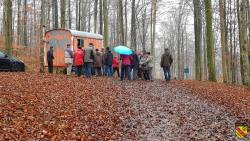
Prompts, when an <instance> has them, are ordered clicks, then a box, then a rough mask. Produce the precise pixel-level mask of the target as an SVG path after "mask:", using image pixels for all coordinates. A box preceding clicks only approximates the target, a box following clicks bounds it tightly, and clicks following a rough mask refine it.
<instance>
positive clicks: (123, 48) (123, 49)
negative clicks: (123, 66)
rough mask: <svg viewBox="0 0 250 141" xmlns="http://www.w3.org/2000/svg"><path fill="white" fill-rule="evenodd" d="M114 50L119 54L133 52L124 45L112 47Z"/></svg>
mask: <svg viewBox="0 0 250 141" xmlns="http://www.w3.org/2000/svg"><path fill="white" fill-rule="evenodd" d="M114 51H115V52H116V53H118V54H121V55H131V54H133V51H132V50H131V49H130V48H128V47H126V46H117V47H115V48H114Z"/></svg>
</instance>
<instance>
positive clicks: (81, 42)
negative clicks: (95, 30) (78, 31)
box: [77, 39, 84, 47]
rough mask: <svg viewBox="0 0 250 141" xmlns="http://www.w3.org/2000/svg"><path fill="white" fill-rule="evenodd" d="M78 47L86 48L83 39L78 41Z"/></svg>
mask: <svg viewBox="0 0 250 141" xmlns="http://www.w3.org/2000/svg"><path fill="white" fill-rule="evenodd" d="M77 46H79V47H84V40H83V39H77Z"/></svg>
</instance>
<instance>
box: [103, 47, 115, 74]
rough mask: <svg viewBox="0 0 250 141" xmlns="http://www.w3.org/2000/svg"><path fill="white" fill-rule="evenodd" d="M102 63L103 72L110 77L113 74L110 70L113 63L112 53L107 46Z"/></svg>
mask: <svg viewBox="0 0 250 141" xmlns="http://www.w3.org/2000/svg"><path fill="white" fill-rule="evenodd" d="M104 63H105V64H104V65H105V69H106V70H105V72H106V75H107V76H109V77H111V76H112V74H113V71H112V64H113V54H112V53H111V51H110V49H109V47H107V48H106V53H105V54H104Z"/></svg>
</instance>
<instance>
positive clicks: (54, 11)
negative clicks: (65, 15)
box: [52, 0, 58, 29]
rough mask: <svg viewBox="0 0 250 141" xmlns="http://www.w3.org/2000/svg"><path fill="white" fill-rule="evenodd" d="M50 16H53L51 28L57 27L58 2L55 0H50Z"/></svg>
mask: <svg viewBox="0 0 250 141" xmlns="http://www.w3.org/2000/svg"><path fill="white" fill-rule="evenodd" d="M52 17H53V28H54V29H56V28H58V3H57V0H52Z"/></svg>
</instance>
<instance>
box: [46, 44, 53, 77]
mask: <svg viewBox="0 0 250 141" xmlns="http://www.w3.org/2000/svg"><path fill="white" fill-rule="evenodd" d="M54 59H55V58H54V55H53V46H51V47H50V49H49V50H48V52H47V62H48V71H49V73H53V60H54Z"/></svg>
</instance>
